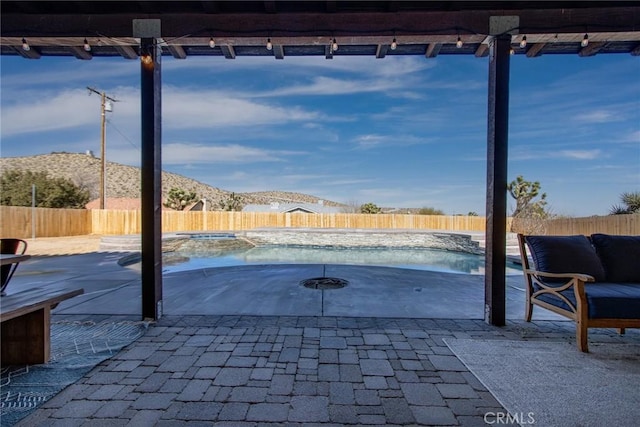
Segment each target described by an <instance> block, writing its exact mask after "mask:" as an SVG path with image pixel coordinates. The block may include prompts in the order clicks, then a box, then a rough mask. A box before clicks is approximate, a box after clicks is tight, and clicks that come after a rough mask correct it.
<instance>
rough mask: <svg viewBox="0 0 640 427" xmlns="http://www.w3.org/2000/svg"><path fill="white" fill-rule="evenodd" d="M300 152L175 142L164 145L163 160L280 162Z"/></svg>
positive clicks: (182, 161)
mask: <svg viewBox="0 0 640 427" xmlns="http://www.w3.org/2000/svg"><path fill="white" fill-rule="evenodd" d="M298 154H300V153H298V152H293V151H274V150H263V149H260V148H254V147H248V146H243V145H238V144H225V145H203V144H190V143H183V142H174V143H169V144H163V145H162V161H163V163H165V164H169V165H171V164H193V163H205V164H213V163H257V162H280V161H284V157H285V156H291V155H298Z"/></svg>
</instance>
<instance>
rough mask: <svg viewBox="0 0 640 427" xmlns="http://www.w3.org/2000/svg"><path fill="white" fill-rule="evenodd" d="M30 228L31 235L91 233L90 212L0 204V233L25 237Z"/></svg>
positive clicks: (28, 233)
mask: <svg viewBox="0 0 640 427" xmlns="http://www.w3.org/2000/svg"><path fill="white" fill-rule="evenodd" d="M34 225H35V230H34ZM34 231H35V237H58V236H81V235H85V234H91V214H90V211H87V210H85V209H50V208H35V209H33V208H29V207H22V206H0V236H2V237H16V238H20V239H29V238H31V237H33V233H34Z"/></svg>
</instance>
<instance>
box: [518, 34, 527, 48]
mask: <svg viewBox="0 0 640 427" xmlns="http://www.w3.org/2000/svg"><path fill="white" fill-rule="evenodd" d="M525 47H527V36H522V40H521V41H520V48H521V49H524V48H525Z"/></svg>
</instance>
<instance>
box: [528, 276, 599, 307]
mask: <svg viewBox="0 0 640 427" xmlns="http://www.w3.org/2000/svg"><path fill="white" fill-rule="evenodd" d="M523 271H524V274H525V276H526V277H527V284H528V285H527V297H528V300H529V301H531V300H535V299H538V298H539V297H540V296H543V295H547V296H553V297H555V298H558V299H559V300H561V301H562V302H564V303H565V304H566V305H567V306H568V307H569V308H570V310H571V311H572V312H573V313H574V315H575V316H581V315H582V313H583V312H584V313H586V309H585V307H586V303H587V302H586V301H587V300H586V296H585V291H584V284H585V283H586V282H595V279H594V277H593V276H590V275H588V274H582V273H548V272H546V271H536V270H531V269H523ZM545 278H546V279H555V280H557V279H566V281H560V282H551V283H550V282H545V281H544V279H545ZM534 285H536V288H537V289H536V288H534ZM565 291H573V294H574V295H575V302H573V301H571V300H570V299H569V298H567V297H566V296H565V295H563V292H565Z"/></svg>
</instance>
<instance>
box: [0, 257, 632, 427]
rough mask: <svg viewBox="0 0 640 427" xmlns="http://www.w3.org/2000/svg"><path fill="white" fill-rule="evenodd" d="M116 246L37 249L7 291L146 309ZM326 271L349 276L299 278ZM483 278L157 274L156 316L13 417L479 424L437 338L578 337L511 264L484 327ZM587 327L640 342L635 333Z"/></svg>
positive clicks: (65, 422)
mask: <svg viewBox="0 0 640 427" xmlns="http://www.w3.org/2000/svg"><path fill="white" fill-rule="evenodd" d="M122 256H123V254H122V253H109V252H103V253H90V254H83V255H73V256H53V257H33V258H32V259H31V260H29V261H28V262H25V263H23V264H21V265H20V268H19V270H18V272H17V273H16V275H15V276H14V278H13V279H12V282H11V284H10V285H9V289H8V291H9V292H10V293H13V292H18V291H19V290H20V289H24V288H29V287H34V286H47V287H51V286H53V287H83V288H84V289H85V294H84V295H81V296H79V297H76V298H74V299H72V300H69V301H66V302H64V303H62V304H60V305H59V306H58V307H57V308H56V309H55V310H54V315H53V321H54V322H55V321H68V320H73V321H78V322H87V321H91V322H112V323H117V322H120V321H140V320H141V319H140V311H141V310H140V306H141V301H140V287H141V283H140V275H139V272H138V271H137V270H136V269H135V268H123V267H121V266H120V265H118V263H117V261H118V259H120V258H121V257H122ZM323 275H325V276H332V277H339V278H343V279H346V280H349V282H350V283H349V285H348V286H347V287H345V288H342V289H336V290H326V291H319V290H313V289H307V288H304V287H302V286H301V285H300V281H301V280H303V279H307V278H311V277H318V276H323ZM483 280H484V278H483V276H473V275H458V274H450V273H438V272H429V271H421V270H403V269H395V268H386V267H366V266H340V265H326V266H324V265H273V266H244V267H224V268H218V269H206V270H196V271H190V272H180V273H171V274H167V275H166V276H165V277H164V298H163V299H164V316H163V318H162V319H160V321H158V322H157V323H153V324H151V325H150V327H149V328H148V330H147V332H146V334H145V335H144V336H142V337H141V338H138V339H137V340H136V341H134V342H133V343H132V344H130V345H129V346H127V347H126V348H124V349H123V350H122V351H120V352H119V353H117V354H115V355H114V356H113V357H112V358H111V359H109V360H107V361H105V362H102V363H101V364H99V365H98V366H96V367H95V368H94V369H93V370H91V371H90V372H89V373H87V374H86V375H84V377H82V378H81V379H80V380H79V381H77V382H76V383H74V384H72V385H71V386H69V387H67V388H66V389H64V390H63V391H62V392H60V393H59V394H57V395H56V396H55V397H53V398H52V399H51V400H49V401H47V402H45V403H43V404H42V405H41V406H40V407H39V409H37V410H36V411H35V412H34V413H33V414H31V415H29V416H28V417H27V418H25V419H23V420H22V421H20V422H19V423H18V424H17V425H19V426H29V427H31V426H51V425H61V426H76V425H82V426H85V425H86V426H93V425H109V426H120V425H122V426H124V425H133V426H147V425H148V426H165V425H166V426H183V425H184V426H186V425H222V426H256V427H257V426H266V425H273V426H275V425H278V426H279V425H282V426H284V425H287V426H309V425H333V426H339V425H468V426H477V425H486V422H485V421H486V418H485V414H488V413H492V414H495V413H506V411H505V409H504V408H503V407H502V405H501V404H500V403H499V402H498V401H497V400H496V399H495V398H494V397H493V395H492V394H491V392H490V390H488V389H487V388H486V387H485V386H484V385H483V384H482V383H480V381H478V379H477V378H476V377H475V376H474V375H473V374H472V373H471V372H470V371H469V369H467V368H466V366H465V365H463V364H462V363H461V362H460V360H459V359H458V358H457V357H456V356H455V355H454V354H453V353H452V351H451V350H450V349H449V347H448V346H447V345H446V343H445V342H444V340H445V339H458V338H473V339H501V340H515V341H520V340H539V341H547V340H549V341H558V340H560V341H564V342H570V343H573V342H574V334H575V328H574V324H573V323H572V322H569V321H566V320H559V319H561V318H559V317H557V316H555V315H553V314H551V313H546V312H545V311H544V310H539V309H537V310H534V319H535V321H534V322H532V323H526V322H524V321H523V320H521V319H522V313H523V308H524V292H523V291H522V290H521V289H522V286H523V278H522V276H521V275H517V276H508V280H507V283H508V286H507V317H508V321H507V325H506V326H505V327H494V326H490V325H487V324H486V323H485V322H484V321H483V320H482V319H483V305H484V303H483V301H484V285H483ZM589 338H590V342H592V343H610V342H612V343H635V344H636V345H637V344H639V343H640V333H638V331H633V330H629V331H628V332H627V334H626V335H625V336H618V335H617V334H616V333H615V331H613V330H595V331H593V332H590V334H589ZM576 351H577V350H576ZM629 402H630V404H633V402H632V401H631V400H630V401H629ZM630 421H631V422H635V421H636V420H630ZM629 425H633V424H632V423H630V424H629Z"/></svg>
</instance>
